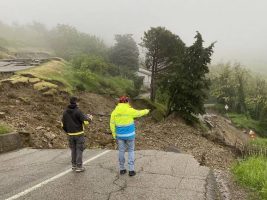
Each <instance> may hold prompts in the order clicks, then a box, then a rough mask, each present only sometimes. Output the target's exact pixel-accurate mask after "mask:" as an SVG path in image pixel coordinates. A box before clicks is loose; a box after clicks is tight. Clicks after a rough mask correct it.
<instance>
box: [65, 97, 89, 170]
mask: <svg viewBox="0 0 267 200" xmlns="http://www.w3.org/2000/svg"><path fill="white" fill-rule="evenodd" d="M77 100H78V99H77V97H71V98H70V105H69V106H68V107H67V109H66V110H65V111H64V113H63V117H62V127H63V130H64V131H65V132H66V133H67V134H68V137H69V146H70V149H71V163H72V170H74V171H76V172H83V171H84V170H85V168H84V167H83V161H82V154H83V150H84V148H85V145H84V141H85V139H84V125H88V124H89V121H92V118H93V116H92V115H89V114H88V115H84V114H83V113H82V112H81V111H80V109H79V108H78V105H77Z"/></svg>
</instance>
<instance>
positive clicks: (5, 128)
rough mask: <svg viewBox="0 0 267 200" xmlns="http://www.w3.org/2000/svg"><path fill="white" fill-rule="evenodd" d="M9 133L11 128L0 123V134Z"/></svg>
mask: <svg viewBox="0 0 267 200" xmlns="http://www.w3.org/2000/svg"><path fill="white" fill-rule="evenodd" d="M10 132H11V128H10V127H9V126H8V125H6V124H4V123H2V122H0V134H5V133H10Z"/></svg>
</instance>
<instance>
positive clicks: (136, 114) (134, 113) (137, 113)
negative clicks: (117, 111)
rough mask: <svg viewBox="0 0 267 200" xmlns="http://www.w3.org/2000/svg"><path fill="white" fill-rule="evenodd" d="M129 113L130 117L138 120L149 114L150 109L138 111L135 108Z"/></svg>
mask: <svg viewBox="0 0 267 200" xmlns="http://www.w3.org/2000/svg"><path fill="white" fill-rule="evenodd" d="M128 112H129V115H131V116H132V117H133V118H137V117H142V116H144V115H147V114H148V113H149V109H144V110H136V109H134V108H130V109H129V110H128Z"/></svg>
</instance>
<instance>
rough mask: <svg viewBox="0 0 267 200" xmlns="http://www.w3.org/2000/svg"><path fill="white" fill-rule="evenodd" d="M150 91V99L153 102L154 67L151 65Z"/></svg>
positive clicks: (154, 94) (154, 95)
mask: <svg viewBox="0 0 267 200" xmlns="http://www.w3.org/2000/svg"><path fill="white" fill-rule="evenodd" d="M150 89H151V93H150V100H151V101H153V102H155V99H156V91H155V67H154V66H153V67H152V73H151V86H150Z"/></svg>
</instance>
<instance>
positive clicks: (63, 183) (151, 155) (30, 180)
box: [0, 148, 214, 200]
mask: <svg viewBox="0 0 267 200" xmlns="http://www.w3.org/2000/svg"><path fill="white" fill-rule="evenodd" d="M104 151H105V150H86V151H85V152H84V161H86V160H88V159H90V158H92V157H94V156H96V155H99V154H100V153H102V152H104ZM69 161H70V151H69V150H67V149H63V150H36V149H27V148H26V149H22V150H19V151H16V152H11V153H7V154H0V163H1V165H0V199H1V200H2V199H8V198H9V197H12V196H14V195H16V194H18V193H21V192H23V191H25V190H27V189H28V188H31V187H33V186H35V185H37V184H39V183H41V182H43V181H45V180H47V179H49V178H51V177H53V176H55V175H57V174H60V173H62V172H63V171H66V170H67V169H69V168H70V163H69ZM135 165H136V171H137V175H136V176H135V177H129V176H128V175H127V174H126V175H123V176H121V175H119V173H118V163H117V151H110V152H108V153H106V154H104V155H102V156H100V157H98V158H96V159H95V160H92V161H91V162H88V163H87V164H85V167H86V171H85V172H84V173H75V172H69V173H66V174H65V175H64V176H61V177H59V178H57V179H55V180H53V181H51V182H49V183H47V184H45V185H42V186H41V187H38V188H36V189H35V190H34V191H31V192H29V193H27V194H25V195H23V196H20V197H19V198H17V199H27V200H31V199H38V200H40V199H57V200H61V199H62V200H63V199H64V200H72V199H86V200H90V199H94V200H95V199H96V200H120V199H121V200H125V199H127V200H132V199H138V200H140V199H141V200H142V199H144V200H150V199H151V200H152V199H153V200H155V199H171V200H172V199H178V200H204V199H214V198H213V197H210V195H209V194H207V193H208V191H209V190H210V188H207V187H208V186H207V185H208V181H207V180H208V177H209V175H210V170H209V168H207V167H203V166H199V164H198V163H197V161H196V160H195V159H194V158H193V157H192V156H191V155H187V154H180V153H172V152H161V151H154V150H151V151H150V150H149V151H147V150H146V151H136V163H135Z"/></svg>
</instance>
